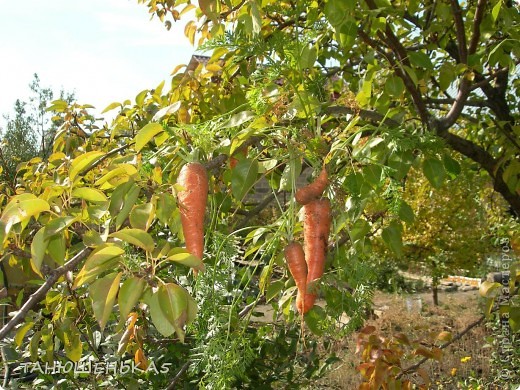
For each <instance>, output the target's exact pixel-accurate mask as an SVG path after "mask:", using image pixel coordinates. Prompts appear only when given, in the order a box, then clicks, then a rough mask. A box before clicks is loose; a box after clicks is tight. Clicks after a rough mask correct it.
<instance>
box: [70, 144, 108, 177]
mask: <svg viewBox="0 0 520 390" xmlns="http://www.w3.org/2000/svg"><path fill="white" fill-rule="evenodd" d="M104 155H105V153H104V152H99V151H95V150H94V151H91V152H87V153H84V154H81V155H79V156H78V157H76V158H75V159H74V160H72V163H71V164H70V170H69V178H70V180H71V181H74V179H75V178H76V176H78V175H79V174H80V173H82V172H83V171H85V170H86V169H88V168H89V167H90V166H92V164H93V163H95V162H96V161H97V160H99V158H100V157H101V156H104Z"/></svg>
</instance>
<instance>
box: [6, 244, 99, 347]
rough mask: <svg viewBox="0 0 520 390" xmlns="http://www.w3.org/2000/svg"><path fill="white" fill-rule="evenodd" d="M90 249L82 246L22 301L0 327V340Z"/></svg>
mask: <svg viewBox="0 0 520 390" xmlns="http://www.w3.org/2000/svg"><path fill="white" fill-rule="evenodd" d="M91 251H92V249H90V248H83V249H82V250H81V251H79V252H78V253H77V254H76V255H75V256H74V257H73V258H72V259H70V260H69V261H68V262H66V263H65V264H64V265H62V266H61V267H58V268H56V269H55V270H54V271H53V272H52V273H51V275H50V276H49V278H48V279H47V280H46V281H45V283H44V284H42V285H41V287H40V288H39V289H38V290H36V291H35V292H34V293H33V294H32V295H31V296H30V297H29V299H28V300H27V302H25V303H24V305H23V306H22V307H21V308H20V310H19V311H18V312H17V313H16V314H15V315H14V317H13V318H11V320H9V322H8V323H7V324H5V325H4V327H3V328H2V329H0V340H3V339H4V338H5V337H6V336H7V335H8V334H9V332H10V331H11V330H13V329H14V327H15V326H16V325H18V324H19V323H20V322H22V321H23V319H24V318H25V316H27V313H29V310H31V309H32V308H33V307H34V306H36V304H38V303H39V302H40V301H41V300H42V299H44V298H45V295H46V294H47V292H48V291H49V290H50V289H51V288H52V286H54V283H56V282H57V281H58V279H59V278H60V277H61V276H63V275H65V274H66V273H67V272H69V271H72V270H73V269H74V268H75V267H76V266H77V265H78V264H79V263H80V262H81V261H82V260H83V259H85V258H86V257H87V256H88V255H89V254H90V252H91Z"/></svg>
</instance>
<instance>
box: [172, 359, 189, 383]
mask: <svg viewBox="0 0 520 390" xmlns="http://www.w3.org/2000/svg"><path fill="white" fill-rule="evenodd" d="M189 367H190V361H189V360H187V361H186V363H184V364H183V365H182V367H181V369H180V370H179V372H178V373H177V375H175V376H174V377H173V380H172V381H171V383H170V384H169V385H168V387H167V388H166V390H173V389H175V386H176V385H177V382H178V381H179V379H181V376H182V375H184V373H185V372H186V371H187V370H188V368H189Z"/></svg>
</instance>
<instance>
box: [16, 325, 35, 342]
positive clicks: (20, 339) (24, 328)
mask: <svg viewBox="0 0 520 390" xmlns="http://www.w3.org/2000/svg"><path fill="white" fill-rule="evenodd" d="M33 326H34V322H27V323H26V324H24V325H23V326H22V327H20V329H18V332H16V336H14V343H15V344H16V346H17V347H18V348H19V347H20V346H21V345H22V342H23V339H24V337H25V335H26V334H27V332H28V331H29V330H31V329H32V327H33Z"/></svg>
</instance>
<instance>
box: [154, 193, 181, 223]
mask: <svg viewBox="0 0 520 390" xmlns="http://www.w3.org/2000/svg"><path fill="white" fill-rule="evenodd" d="M176 209H177V200H176V199H175V197H174V196H173V195H172V194H170V193H167V192H163V193H161V194H158V195H157V212H156V216H157V219H159V221H161V223H162V224H164V225H167V224H168V222H169V221H170V218H171V217H172V215H173V212H174V211H175V210H176Z"/></svg>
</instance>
